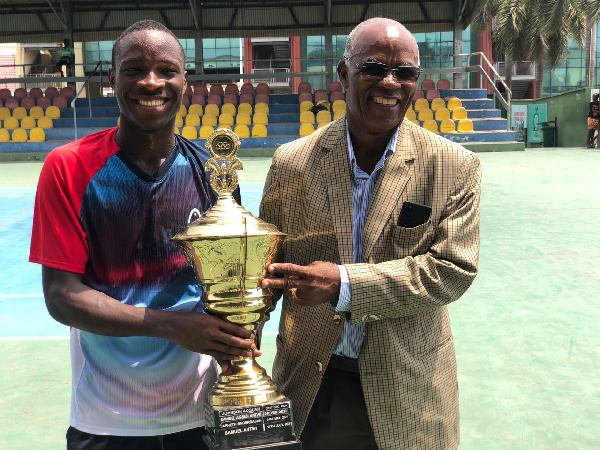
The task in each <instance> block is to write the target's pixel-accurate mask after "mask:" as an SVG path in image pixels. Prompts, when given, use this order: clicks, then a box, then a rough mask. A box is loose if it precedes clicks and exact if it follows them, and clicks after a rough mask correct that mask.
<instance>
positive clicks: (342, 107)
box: [332, 100, 346, 113]
mask: <svg viewBox="0 0 600 450" xmlns="http://www.w3.org/2000/svg"><path fill="white" fill-rule="evenodd" d="M332 109H333V112H334V113H336V112H338V111H344V112H345V111H346V102H345V101H344V100H336V101H335V102H333V108H332Z"/></svg>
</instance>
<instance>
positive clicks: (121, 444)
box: [67, 427, 207, 450]
mask: <svg viewBox="0 0 600 450" xmlns="http://www.w3.org/2000/svg"><path fill="white" fill-rule="evenodd" d="M205 434H206V430H205V429H204V427H202V428H193V429H191V430H185V431H180V432H179V433H173V434H165V435H164V436H103V435H96V434H89V433H84V432H83V431H79V430H78V429H76V428H73V427H69V429H68V430H67V450H205V449H207V447H206V446H205V445H204V442H203V441H202V436H204V435H205Z"/></svg>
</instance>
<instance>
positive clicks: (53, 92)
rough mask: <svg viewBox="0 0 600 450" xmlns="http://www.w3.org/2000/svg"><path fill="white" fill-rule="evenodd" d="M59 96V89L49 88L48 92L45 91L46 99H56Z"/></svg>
mask: <svg viewBox="0 0 600 450" xmlns="http://www.w3.org/2000/svg"><path fill="white" fill-rule="evenodd" d="M58 96H59V92H58V89H56V88H55V87H54V86H48V87H47V88H46V90H45V91H44V97H46V98H50V99H52V98H55V97H58Z"/></svg>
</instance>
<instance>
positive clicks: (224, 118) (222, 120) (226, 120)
mask: <svg viewBox="0 0 600 450" xmlns="http://www.w3.org/2000/svg"><path fill="white" fill-rule="evenodd" d="M233 122H234V120H233V116H232V115H231V114H228V113H221V115H220V116H219V125H229V126H232V125H233Z"/></svg>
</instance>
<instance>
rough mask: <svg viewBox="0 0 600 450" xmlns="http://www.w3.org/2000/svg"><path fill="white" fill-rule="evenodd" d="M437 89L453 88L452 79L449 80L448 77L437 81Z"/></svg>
mask: <svg viewBox="0 0 600 450" xmlns="http://www.w3.org/2000/svg"><path fill="white" fill-rule="evenodd" d="M437 89H438V91H441V90H448V89H452V85H451V84H450V80H448V79H446V78H441V79H440V80H439V81H438V82H437Z"/></svg>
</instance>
